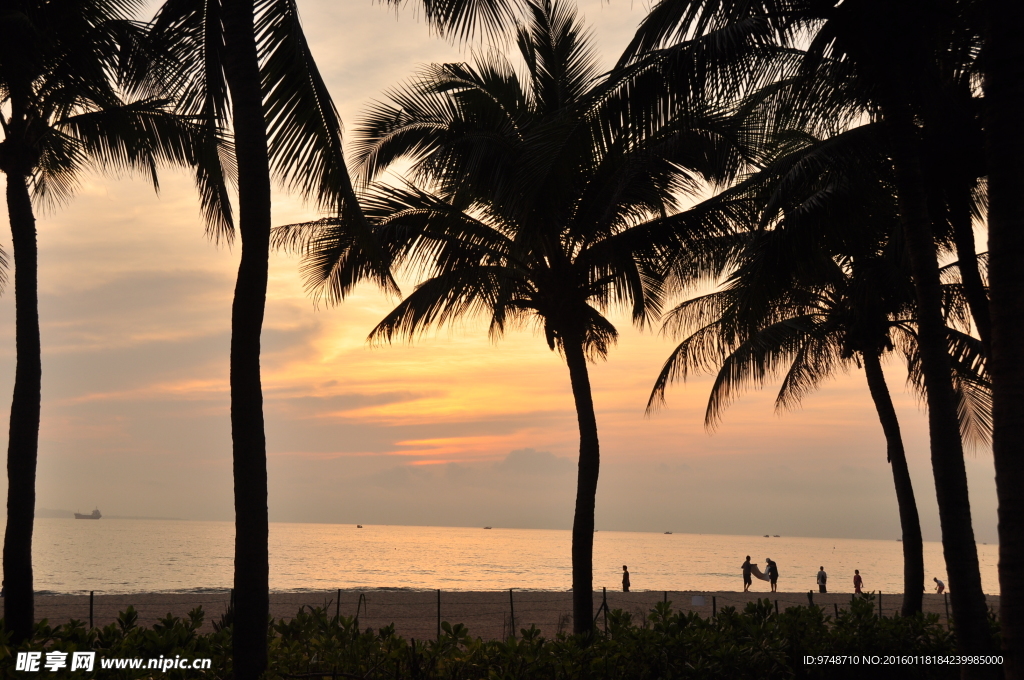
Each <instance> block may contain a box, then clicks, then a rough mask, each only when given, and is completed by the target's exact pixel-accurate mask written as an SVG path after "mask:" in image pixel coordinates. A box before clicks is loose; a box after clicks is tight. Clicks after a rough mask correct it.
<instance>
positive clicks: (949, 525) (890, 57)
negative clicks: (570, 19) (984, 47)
mask: <svg viewBox="0 0 1024 680" xmlns="http://www.w3.org/2000/svg"><path fill="white" fill-rule="evenodd" d="M978 18H979V13H978V12H977V8H976V5H971V4H970V3H963V2H959V1H958V0H942V1H941V2H923V1H922V0H912V1H909V2H903V3H885V2H877V1H876V0H854V1H852V2H851V1H845V2H838V1H837V2H824V3H822V2H816V1H812V0H795V1H792V2H790V1H788V0H787V1H785V2H783V1H781V0H761V1H759V2H746V1H743V2H740V1H737V0H727V1H724V2H716V3H693V2H689V1H688V0H662V2H660V3H658V4H657V5H656V6H655V7H654V8H653V9H652V12H651V14H650V16H649V17H648V19H647V20H645V22H644V23H643V24H642V26H641V28H640V29H639V31H638V33H637V36H636V38H635V39H634V42H633V45H632V48H631V49H632V52H633V53H634V54H637V53H640V52H642V51H643V50H645V49H648V48H650V47H653V46H657V45H659V44H662V43H664V42H668V41H671V40H674V39H679V38H680V37H686V36H691V35H702V34H704V33H706V32H708V31H714V30H718V31H721V30H725V29H726V28H731V29H732V31H733V32H734V33H737V34H742V35H756V36H757V38H758V40H754V41H752V42H754V43H756V44H757V46H758V47H759V48H760V51H758V50H747V51H746V53H743V54H736V53H735V50H732V49H731V46H733V45H735V44H739V43H742V40H740V39H739V38H737V37H736V36H735V35H734V36H733V40H731V41H729V42H728V43H726V49H725V50H724V51H725V52H726V55H725V56H726V57H727V58H726V59H724V60H723V61H724V63H725V65H726V66H728V68H730V69H736V68H737V66H736V64H737V63H742V62H743V59H744V58H745V59H746V62H745V63H746V64H748V69H749V70H752V71H754V72H757V73H763V72H765V71H766V69H765V67H764V65H763V64H762V63H761V62H763V61H764V59H763V58H762V55H763V54H764V53H765V52H768V53H772V50H770V49H767V48H766V47H765V43H769V42H772V43H774V44H775V45H776V46H777V49H776V50H775V52H778V51H780V50H781V51H782V52H785V53H791V50H790V49H786V48H791V47H792V45H793V44H795V43H796V42H798V41H799V40H801V39H803V38H805V37H807V36H809V44H808V45H807V48H806V50H803V52H802V54H801V56H800V58H799V60H797V64H796V66H795V67H794V68H793V69H791V70H789V71H787V72H785V73H783V75H786V76H791V77H792V80H791V81H790V83H789V84H785V85H783V86H782V87H779V86H778V85H777V86H776V87H775V89H776V90H781V91H787V95H786V96H783V97H780V98H779V99H778V106H777V109H776V111H775V114H776V115H778V117H779V118H781V119H783V120H787V119H788V120H792V119H793V118H794V117H795V118H797V119H799V120H800V121H801V125H803V124H806V123H808V122H814V121H817V124H818V125H820V126H824V127H832V128H834V127H835V126H836V124H837V122H839V123H842V122H847V123H849V122H856V121H857V120H858V119H861V118H865V117H871V118H875V119H877V120H881V121H884V123H885V125H886V126H887V128H888V130H889V134H890V144H889V150H890V156H891V159H892V164H893V167H894V170H895V174H894V185H895V187H896V193H897V197H898V202H899V215H900V219H901V220H902V222H903V225H902V229H903V233H904V235H905V238H906V241H907V254H908V258H909V262H910V265H911V271H912V276H913V281H914V286H915V292H916V295H917V298H918V299H917V321H918V341H919V348H920V352H921V371H922V376H923V379H924V382H925V385H926V387H927V390H926V402H927V405H928V425H929V437H930V442H931V454H932V468H933V471H934V477H935V488H936V496H937V499H938V504H939V518H940V523H941V526H942V536H943V553H944V556H945V559H946V567H947V572H948V574H949V580H950V599H951V601H952V603H953V614H954V617H955V618H956V620H957V639H958V644H959V648H960V649H961V650H962V651H963V652H964V653H967V654H988V653H990V652H991V649H992V636H991V630H990V626H989V622H988V615H987V608H986V605H985V596H984V593H983V592H982V589H981V575H980V568H979V565H978V554H977V546H976V544H975V540H974V529H973V526H972V523H971V512H970V499H969V495H968V489H967V474H966V469H965V466H964V460H963V443H962V441H961V439H960V437H959V436H958V434H959V433H958V431H957V418H956V396H955V394H954V391H953V386H952V381H951V375H952V365H951V362H950V357H949V354H948V352H947V349H948V348H947V338H946V331H945V328H946V326H945V323H944V319H943V295H942V285H941V281H940V272H939V266H938V259H937V252H938V251H937V247H936V236H937V234H936V233H935V230H934V226H933V225H934V224H935V223H936V222H937V221H938V220H937V219H936V218H937V215H935V211H934V209H931V210H930V202H933V201H935V200H936V197H938V196H941V190H937V189H938V188H935V187H928V185H927V183H926V175H925V173H924V170H923V169H922V155H923V153H924V151H923V146H922V136H924V135H928V134H933V133H934V134H936V135H937V134H938V132H939V130H940V129H941V127H942V126H941V125H940V123H941V122H942V119H941V116H940V115H939V112H941V111H942V110H943V109H945V108H947V107H952V108H956V107H958V106H959V104H960V102H961V100H960V99H958V98H957V97H956V96H952V95H951V93H950V88H948V87H946V84H947V81H946V80H944V77H945V76H946V75H947V71H946V70H944V69H943V67H942V64H943V62H945V61H948V60H960V61H959V62H958V63H960V64H963V63H964V60H967V61H969V60H971V59H973V57H974V55H975V54H976V50H975V49H972V46H976V44H977V39H976V37H977V35H978V32H979V20H978ZM958 68H959V67H958ZM932 149H933V150H934V149H935V147H934V146H933V147H932ZM964 259H965V263H966V260H967V258H966V257H965V258H964ZM964 674H965V676H967V677H973V676H975V675H984V670H982V669H978V668H966V667H965V670H964Z"/></svg>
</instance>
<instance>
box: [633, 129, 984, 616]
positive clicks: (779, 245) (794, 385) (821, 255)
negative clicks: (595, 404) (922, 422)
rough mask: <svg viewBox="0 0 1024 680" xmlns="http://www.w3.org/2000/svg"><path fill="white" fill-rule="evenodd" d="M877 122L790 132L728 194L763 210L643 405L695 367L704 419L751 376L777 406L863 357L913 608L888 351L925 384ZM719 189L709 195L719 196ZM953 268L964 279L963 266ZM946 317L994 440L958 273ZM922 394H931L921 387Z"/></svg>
mask: <svg viewBox="0 0 1024 680" xmlns="http://www.w3.org/2000/svg"><path fill="white" fill-rule="evenodd" d="M879 127H880V126H878V125H867V126H863V127H861V128H855V129H854V130H851V131H849V132H846V133H844V134H841V135H838V136H836V137H833V138H830V139H827V140H824V141H816V140H807V139H805V140H803V141H802V142H801V143H800V144H799V147H798V148H793V147H794V144H793V143H792V142H790V143H789V144H786V145H784V146H783V147H782V154H781V156H780V157H778V158H776V159H774V160H773V161H771V162H770V163H768V165H767V167H766V168H765V169H764V170H762V171H760V172H758V173H756V174H755V175H754V176H752V177H751V178H749V179H747V180H746V181H744V182H743V183H741V184H740V185H738V186H737V187H735V188H733V189H731V190H729V191H728V192H726V194H725V195H729V194H734V195H742V196H746V197H747V198H748V199H749V200H750V201H751V203H752V204H754V205H755V206H758V208H757V210H758V212H760V215H759V216H758V219H757V221H756V222H755V223H754V224H750V225H738V226H741V227H742V226H746V227H747V228H749V229H750V230H751V232H750V235H749V236H748V243H747V245H746V246H745V248H744V249H743V250H742V251H740V252H739V254H738V255H737V259H738V262H739V264H738V266H737V268H736V270H735V271H734V272H733V273H732V274H731V276H730V277H729V278H728V279H727V280H726V282H725V283H724V284H723V286H722V288H721V290H718V291H715V292H713V293H709V294H706V295H702V296H699V297H696V298H693V299H690V300H687V301H685V302H683V303H682V304H680V305H678V306H677V307H675V308H674V309H672V310H671V311H670V312H669V313H668V314H667V318H666V322H665V327H666V328H667V329H670V330H672V332H673V334H675V335H685V336H686V337H685V339H684V340H683V341H682V342H681V343H680V345H679V346H678V347H677V348H676V349H675V350H674V351H673V352H672V354H671V356H670V357H669V359H668V360H667V361H666V363H665V366H664V367H663V369H662V371H661V373H660V375H659V376H658V379H657V381H656V382H655V386H654V390H653V391H652V395H651V400H650V402H649V409H650V408H653V407H655V406H657V405H658V404H659V403H660V402H661V401H662V400H663V399H664V393H665V390H666V388H667V386H668V384H669V383H670V382H672V381H674V380H676V379H680V378H685V376H686V375H687V374H688V373H689V372H692V371H711V372H713V373H715V374H716V379H715V383H714V385H713V387H712V390H711V394H710V397H709V400H708V407H707V414H706V420H705V422H706V424H707V426H708V427H709V428H710V427H714V426H715V425H716V424H717V423H718V422H719V420H720V418H721V416H722V412H723V410H724V409H725V407H726V406H727V405H728V404H729V403H730V402H731V401H732V400H734V399H735V398H736V396H737V394H738V393H739V392H740V391H741V390H742V389H743V388H744V387H746V386H748V385H763V384H764V383H766V382H768V381H769V380H772V379H775V378H779V377H781V378H782V382H781V387H780V390H779V393H778V397H777V398H776V406H777V408H779V409H788V408H792V407H795V406H796V405H798V404H799V403H800V402H801V400H802V398H803V397H804V396H805V395H807V394H808V393H809V392H811V391H813V390H814V389H816V388H817V387H818V386H819V385H820V383H821V382H822V381H824V380H827V379H828V378H829V377H831V376H832V375H834V374H835V373H836V372H837V371H839V370H844V371H845V370H849V369H850V368H852V367H854V366H857V367H863V368H864V372H865V376H866V378H867V382H868V388H869V391H870V393H871V397H872V400H873V402H874V405H875V409H876V412H877V414H878V417H879V421H880V423H881V425H882V429H883V432H884V434H885V438H886V451H887V455H886V458H887V461H888V462H889V463H890V465H891V467H892V474H893V482H894V485H895V489H896V497H897V503H898V507H899V513H900V524H901V528H902V534H903V546H902V547H903V553H904V599H903V605H902V613H903V614H904V615H905V616H910V615H913V614H914V613H916V612H920V611H921V604H922V589H923V586H924V554H923V542H922V535H921V526H920V520H919V517H918V511H917V504H916V501H915V498H914V490H913V485H912V483H911V479H910V472H909V469H908V466H907V460H906V455H905V452H904V447H903V441H902V437H901V434H900V427H899V421H898V419H897V417H896V411H895V408H894V407H893V403H892V398H891V396H890V393H889V389H888V387H887V384H886V382H885V376H884V372H883V369H882V363H881V359H882V358H883V357H884V356H885V355H887V354H891V353H892V352H893V351H894V350H899V351H900V352H901V353H902V354H903V355H904V357H905V359H906V361H907V363H908V365H909V368H910V373H911V377H912V379H913V383H914V384H915V386H916V387H918V388H919V389H921V388H922V387H923V386H922V385H921V380H920V377H921V376H920V356H919V352H918V349H917V328H916V327H917V324H916V319H915V316H914V314H915V304H914V290H913V283H912V281H911V280H910V276H909V273H908V272H907V271H906V267H905V259H906V256H905V253H903V252H902V250H901V244H902V239H901V238H900V235H899V231H900V226H899V220H898V215H897V213H896V199H895V196H894V195H893V191H892V182H891V170H890V168H889V167H888V165H887V163H886V161H885V157H884V154H883V153H881V152H880V149H879V142H880V141H881V140H880V139H879V137H880V132H881V131H880V129H879ZM715 200H720V199H713V200H712V201H711V203H714V201H715ZM947 269H948V271H949V273H948V274H947V276H949V277H951V278H957V277H958V274H959V272H958V270H957V267H955V266H950V267H948V268H947ZM947 288H948V293H947V295H946V299H947V302H948V306H947V311H946V316H947V318H949V319H950V324H951V327H950V328H948V329H947V334H948V339H949V340H948V341H949V344H950V350H951V354H952V355H953V356H954V357H955V358H956V361H955V363H954V377H955V385H956V388H957V390H956V392H957V397H958V400H959V401H958V406H959V409H958V411H959V413H960V415H961V429H962V431H963V434H964V437H965V439H967V440H970V441H975V442H982V443H987V441H988V440H989V435H990V427H991V403H990V398H991V395H990V392H989V385H988V381H987V377H986V375H985V372H984V362H983V359H982V346H981V343H980V341H978V340H976V339H975V338H972V337H971V336H970V335H969V334H968V332H967V331H969V329H970V322H969V320H968V319H969V312H968V311H967V309H966V304H965V296H964V295H963V286H962V284H961V283H960V282H959V281H953V282H950V283H949V284H948V285H947ZM921 391H923V390H921Z"/></svg>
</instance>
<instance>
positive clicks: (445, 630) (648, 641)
mask: <svg viewBox="0 0 1024 680" xmlns="http://www.w3.org/2000/svg"><path fill="white" fill-rule="evenodd" d="M137 618H138V617H137V615H136V613H135V610H134V609H132V608H130V607H129V608H128V610H127V611H125V612H122V613H121V615H120V617H119V618H118V621H117V622H116V623H114V624H111V625H109V626H107V627H105V628H102V629H99V628H96V629H92V630H87V629H86V628H85V626H84V625H83V624H82V623H81V622H80V621H71V622H70V623H67V624H65V625H63V626H57V627H50V626H49V625H48V624H47V622H46V621H43V622H41V623H40V624H39V625H38V626H37V628H36V633H35V635H34V637H33V638H32V640H31V641H30V642H29V643H26V644H25V645H22V646H20V647H18V648H16V649H14V648H11V647H10V645H9V644H8V643H7V639H6V638H5V637H3V638H0V677H3V678H30V677H36V678H40V680H41V679H42V678H44V677H45V678H46V680H64V679H66V678H86V677H98V678H104V680H105V679H106V678H112V679H116V680H121V679H124V680H130V679H134V678H169V679H171V680H177V679H178V678H182V679H183V678H198V677H203V678H223V679H224V680H229V679H230V678H231V660H230V650H231V625H230V617H228V618H226V619H224V620H222V623H221V624H220V625H215V631H214V632H212V633H199V632H198V631H199V628H200V627H201V626H202V622H203V612H202V609H196V610H194V611H192V612H190V614H189V615H188V617H187V618H185V619H182V618H177V617H173V616H168V617H167V618H165V619H163V620H161V621H160V622H159V623H157V624H156V625H154V626H153V627H152V628H151V629H146V628H141V627H139V626H138V625H136V621H137ZM268 635H269V637H268V640H269V653H270V670H269V672H268V674H267V680H294V679H296V678H308V679H310V680H312V679H313V678H317V677H324V678H336V679H341V678H366V679H368V680H369V679H371V678H376V679H380V680H384V679H392V680H397V679H399V678H401V679H410V680H513V679H523V680H526V679H529V680H576V679H579V680H584V679H586V680H613V679H620V678H621V679H623V680H645V679H652V680H653V679H665V680H670V679H676V678H679V679H682V678H686V679H691V678H692V679H712V678H714V679H718V678H721V679H723V680H724V679H728V680H745V679H750V680H755V679H756V680H765V679H775V678H780V679H781V678H786V679H789V678H793V679H805V678H806V679H808V680H811V679H819V678H821V679H824V678H829V679H832V678H861V677H865V676H867V675H870V677H871V678H872V680H884V679H885V678H901V679H903V678H921V679H926V678H927V679H931V678H935V679H940V678H942V679H944V678H950V679H952V678H955V677H957V676H958V675H959V667H953V666H944V665H923V664H917V665H902V666H880V665H879V666H876V665H872V666H870V667H869V666H867V665H865V664H863V663H859V664H852V665H851V664H844V665H819V664H810V665H808V664H805V663H804V659H805V657H818V656H824V655H831V656H843V657H846V658H849V657H851V656H852V657H856V658H858V659H861V658H863V656H864V655H869V656H879V657H883V658H884V657H885V656H887V655H941V654H951V653H953V650H954V641H953V638H952V635H951V634H950V633H949V632H948V631H947V630H946V629H945V628H944V627H943V626H941V625H940V624H939V622H938V617H937V616H934V615H928V616H916V617H913V618H899V617H895V618H879V617H877V616H875V614H874V611H873V604H872V600H871V599H870V598H869V597H867V598H862V599H857V600H854V601H853V602H852V604H851V607H850V609H849V610H848V611H843V612H841V613H840V614H839V616H838V618H834V617H832V616H830V615H829V614H828V613H827V612H826V611H825V610H824V609H822V608H820V607H815V606H807V607H789V608H787V609H786V610H785V611H783V612H780V613H776V611H775V609H774V608H773V607H772V605H771V603H770V602H769V601H768V600H760V601H758V602H751V603H749V604H748V605H747V606H746V608H745V609H744V610H743V611H738V610H736V609H735V608H733V607H726V608H724V609H722V611H721V612H719V613H718V615H717V616H715V617H709V618H702V617H701V616H700V615H698V614H695V613H686V612H678V611H672V609H671V604H670V603H662V604H658V605H657V606H656V607H655V608H654V609H653V610H652V611H651V613H650V615H649V616H646V617H644V620H643V621H642V622H640V623H635V622H634V621H633V620H632V619H631V617H630V615H629V614H628V613H626V612H623V611H618V610H617V611H613V612H611V613H610V614H609V616H608V623H607V630H599V631H597V632H596V633H595V634H594V635H592V636H590V637H581V636H572V635H564V634H558V635H556V636H555V637H554V638H545V637H544V636H542V635H541V633H540V631H539V630H538V629H536V628H529V629H523V630H522V631H521V632H520V635H519V636H517V637H514V638H509V639H507V640H482V639H480V638H475V637H472V636H471V635H470V632H469V631H468V630H467V629H466V627H465V626H463V625H462V624H455V625H451V624H449V623H447V622H444V623H443V624H442V634H441V637H440V639H438V640H430V641H412V640H406V639H404V638H402V637H400V636H398V635H396V634H395V629H394V626H393V625H392V626H385V627H383V628H380V629H378V630H372V629H369V628H367V629H366V630H360V629H359V627H358V622H357V621H356V620H355V619H354V618H350V617H344V616H342V617H334V616H330V615H329V613H328V611H327V610H326V608H313V609H305V608H304V609H302V610H300V611H299V612H298V613H297V614H296V616H295V618H293V619H291V620H288V621H277V622H275V621H271V625H270V628H269V631H268ZM47 650H51V651H52V650H59V651H62V652H73V651H86V650H91V651H95V652H97V663H96V669H95V670H94V671H93V672H92V673H86V672H84V671H80V670H79V671H75V672H71V671H70V669H62V670H57V671H52V672H51V671H40V672H39V673H26V672H19V671H16V670H15V669H14V659H15V655H16V654H17V652H19V651H43V652H45V651H47ZM160 656H163V657H164V658H167V659H171V658H176V657H177V656H180V657H182V658H193V659H194V658H209V659H212V668H211V669H210V670H208V671H195V670H182V669H173V668H172V669H170V670H168V671H167V672H166V673H163V672H155V671H153V670H148V669H109V670H102V669H100V667H99V666H100V662H99V659H102V658H107V659H110V658H144V659H150V658H157V657H160Z"/></svg>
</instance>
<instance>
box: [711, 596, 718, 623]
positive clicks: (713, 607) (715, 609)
mask: <svg viewBox="0 0 1024 680" xmlns="http://www.w3.org/2000/svg"><path fill="white" fill-rule="evenodd" d="M711 616H713V617H715V618H718V598H717V597H715V596H714V595H712V596H711Z"/></svg>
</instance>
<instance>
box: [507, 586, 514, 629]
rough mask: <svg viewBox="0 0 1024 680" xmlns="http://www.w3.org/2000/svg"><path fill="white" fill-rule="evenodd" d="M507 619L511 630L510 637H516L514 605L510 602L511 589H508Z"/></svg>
mask: <svg viewBox="0 0 1024 680" xmlns="http://www.w3.org/2000/svg"><path fill="white" fill-rule="evenodd" d="M508 612H509V613H508V618H509V627H510V628H511V629H512V637H515V636H516V604H515V602H513V601H512V589H511V588H509V589H508Z"/></svg>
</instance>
